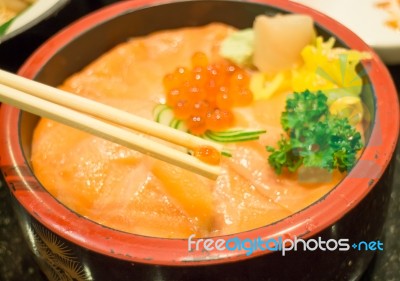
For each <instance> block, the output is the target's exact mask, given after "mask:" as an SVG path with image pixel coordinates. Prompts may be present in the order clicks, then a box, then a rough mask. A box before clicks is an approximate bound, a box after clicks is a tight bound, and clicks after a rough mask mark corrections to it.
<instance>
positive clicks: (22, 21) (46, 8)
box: [0, 0, 69, 43]
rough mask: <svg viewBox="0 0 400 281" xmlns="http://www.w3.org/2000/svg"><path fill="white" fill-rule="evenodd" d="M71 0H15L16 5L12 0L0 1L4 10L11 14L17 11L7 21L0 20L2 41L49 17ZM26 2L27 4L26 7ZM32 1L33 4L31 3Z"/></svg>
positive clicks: (0, 41)
mask: <svg viewBox="0 0 400 281" xmlns="http://www.w3.org/2000/svg"><path fill="white" fill-rule="evenodd" d="M68 1H69V0H30V1H22V2H21V1H19V2H21V4H20V3H19V2H18V1H15V2H16V3H15V7H14V6H11V5H10V4H12V5H13V1H12V0H8V1H4V0H1V1H0V8H1V9H3V10H2V12H4V13H8V11H10V14H12V13H15V12H16V13H17V14H16V15H15V16H14V15H12V17H11V18H7V19H6V20H5V22H0V43H2V42H4V41H6V40H8V39H10V38H12V37H14V36H17V35H18V34H20V33H21V32H24V31H26V30H27V29H29V28H31V27H32V26H34V25H36V24H37V23H39V22H40V21H42V20H44V19H45V18H47V17H49V16H50V15H52V14H53V13H55V12H57V11H58V10H60V9H61V8H62V7H63V6H64V5H65V4H66V3H67V2H68ZM25 2H26V3H27V6H26V8H25V6H24V5H25ZM30 3H32V4H30Z"/></svg>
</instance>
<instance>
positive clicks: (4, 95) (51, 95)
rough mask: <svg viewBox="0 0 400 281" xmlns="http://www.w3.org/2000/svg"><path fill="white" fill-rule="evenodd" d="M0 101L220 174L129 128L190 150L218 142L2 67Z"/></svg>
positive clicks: (218, 147)
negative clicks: (4, 69) (22, 75)
mask: <svg viewBox="0 0 400 281" xmlns="http://www.w3.org/2000/svg"><path fill="white" fill-rule="evenodd" d="M0 101H1V102H4V103H7V104H9V105H12V106H15V107H17V108H19V109H21V110H24V111H27V112H30V113H33V114H35V115H39V116H42V117H45V118H48V119H52V120H54V121H57V122H60V123H64V124H66V125H68V126H71V127H74V128H76V129H79V130H83V131H86V132H88V133H91V134H93V135H96V136H99V137H101V138H104V139H107V140H110V141H112V142H115V143H118V144H120V145H123V146H125V147H127V148H131V149H134V150H137V151H139V152H141V153H144V154H146V155H149V156H151V157H154V158H157V159H160V160H162V161H165V162H168V163H171V164H173V165H176V166H179V167H182V168H184V169H188V170H190V171H192V172H194V173H197V174H199V175H202V176H205V177H208V178H211V179H216V178H217V177H218V175H219V174H220V167H219V166H217V165H210V164H207V163H205V162H202V161H200V160H199V159H197V158H195V157H193V156H191V155H189V154H187V153H184V152H182V151H179V150H177V149H174V148H172V147H171V146H167V145H164V144H161V143H159V142H156V141H153V140H151V139H149V138H145V137H143V136H140V135H139V134H137V133H135V132H133V131H132V130H135V131H138V132H141V133H143V134H147V135H151V136H153V137H157V138H160V139H163V140H166V141H168V142H171V143H174V144H177V145H180V146H183V147H186V148H188V149H191V150H193V149H195V148H198V147H200V146H211V147H213V148H215V149H216V150H218V151H219V152H221V151H222V149H223V146H221V145H219V144H216V143H214V142H210V141H207V140H204V139H202V138H199V137H196V136H193V135H190V134H188V133H185V132H182V131H178V130H175V129H173V128H170V127H168V126H166V125H162V124H159V123H156V122H154V121H151V120H147V119H145V118H142V117H139V116H135V115H134V114H131V113H128V112H126V111H122V110H119V109H116V108H114V107H111V106H108V105H105V104H102V103H99V102H96V101H93V100H90V99H87V98H83V97H80V96H78V95H75V94H71V93H68V92H66V91H63V90H60V89H58V88H54V87H51V86H48V85H45V84H42V83H39V82H36V81H33V80H30V79H27V78H24V77H21V76H18V75H15V74H12V73H9V72H6V71H3V70H0ZM122 127H125V128H122Z"/></svg>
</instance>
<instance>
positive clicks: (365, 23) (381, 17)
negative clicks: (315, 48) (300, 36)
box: [292, 0, 400, 64]
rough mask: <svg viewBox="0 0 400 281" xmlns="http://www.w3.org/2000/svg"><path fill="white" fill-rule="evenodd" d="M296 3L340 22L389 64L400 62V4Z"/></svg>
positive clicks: (373, 0)
mask: <svg viewBox="0 0 400 281" xmlns="http://www.w3.org/2000/svg"><path fill="white" fill-rule="evenodd" d="M292 1H293V2H297V3H300V4H303V5H306V6H309V7H311V8H313V9H315V10H317V11H320V12H322V13H324V14H326V15H328V16H330V17H332V18H334V19H335V20H337V21H339V22H340V23H342V24H343V25H345V26H346V27H348V28H349V29H351V30H352V31H353V32H354V33H356V34H357V35H358V36H360V37H361V39H363V40H364V41H365V42H366V43H367V44H368V45H370V46H371V47H372V48H374V49H375V50H376V52H377V53H378V54H379V55H380V57H381V58H382V60H383V61H384V62H385V63H388V64H396V63H400V1H398V0H352V1H347V0H335V1H323V0H292Z"/></svg>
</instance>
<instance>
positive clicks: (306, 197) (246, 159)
mask: <svg viewBox="0 0 400 281" xmlns="http://www.w3.org/2000/svg"><path fill="white" fill-rule="evenodd" d="M232 31H233V28H231V27H229V26H226V25H223V24H219V23H214V24H210V25H207V26H204V27H190V28H183V29H178V30H171V31H161V32H157V33H155V34H151V35H149V36H146V37H141V38H132V39H131V40H129V41H128V42H126V43H123V44H121V45H119V46H116V47H115V48H114V49H112V50H111V51H109V52H107V53H106V54H104V55H103V56H101V57H100V58H99V59H97V60H96V61H94V62H93V63H91V64H90V65H89V66H87V67H86V68H85V69H83V70H82V71H80V72H79V73H77V74H75V75H73V76H71V77H70V78H68V79H67V80H66V81H65V83H64V84H63V85H61V86H60V87H61V88H62V89H64V90H67V91H70V92H73V93H75V94H78V95H81V96H84V97H87V98H91V99H94V100H97V101H100V102H103V103H106V104H109V105H112V106H114V107H117V108H120V109H122V110H126V111H128V112H132V113H134V114H137V115H140V116H143V117H145V118H149V119H152V110H153V108H154V106H155V105H156V104H158V103H160V102H162V101H163V99H164V94H163V88H162V78H163V76H164V75H165V74H166V73H169V72H171V71H173V70H174V69H176V67H178V66H189V65H190V58H191V56H192V55H193V53H195V52H197V51H201V52H204V53H205V54H207V56H208V57H210V58H211V59H219V57H218V49H219V45H220V43H221V41H222V40H223V39H224V38H225V37H226V36H227V35H228V34H229V33H230V32H232ZM285 98H286V93H282V94H281V95H277V96H275V97H273V98H271V99H269V100H267V101H259V102H255V103H254V104H253V105H251V106H248V107H245V108H240V109H237V111H236V114H237V115H238V116H240V117H238V118H237V120H238V121H237V123H238V124H237V125H240V126H245V127H249V128H254V129H258V128H263V129H266V130H267V134H266V135H265V136H263V137H262V138H261V139H260V141H253V142H248V143H244V144H236V145H232V147H231V149H232V151H233V156H232V158H225V159H223V162H222V168H223V173H222V175H221V176H220V177H219V178H218V180H217V181H215V182H214V181H210V180H206V179H204V178H203V177H201V176H198V175H195V174H193V173H191V172H188V171H186V170H182V169H180V168H177V167H172V166H170V165H169V164H166V163H162V162H160V161H158V160H154V159H152V158H149V157H148V156H145V155H143V154H140V153H138V152H136V151H132V150H129V149H127V148H124V147H122V146H119V145H117V144H114V143H111V142H109V141H106V140H103V139H100V138H97V137H94V136H92V135H89V134H87V133H84V132H80V131H77V130H75V129H72V128H69V127H67V126H64V125H62V124H59V123H56V122H53V121H50V120H47V119H41V121H40V122H39V124H38V126H37V128H36V130H35V132H34V138H33V146H32V163H33V167H34V171H35V173H36V175H37V177H38V178H39V180H40V181H41V183H42V184H43V185H44V186H45V187H46V188H47V190H48V191H49V192H50V193H51V194H53V195H54V196H55V197H56V198H57V199H58V200H60V201H61V202H63V203H64V204H65V205H66V206H68V207H69V208H71V209H72V210H74V211H76V212H77V213H79V214H81V215H83V216H86V217H87V218H89V219H91V220H94V221H96V222H98V223H101V224H104V225H107V226H109V227H112V228H115V229H119V230H122V231H126V232H132V233H137V234H141V235H148V236H156V237H176V238H187V237H188V236H190V235H191V234H196V236H197V237H199V236H210V235H220V234H229V233H235V232H239V231H245V230H249V229H253V228H257V227H261V226H263V225H266V224H269V223H272V222H274V221H277V220H280V219H282V218H284V217H287V216H289V215H290V214H292V213H294V212H296V211H298V210H301V209H302V208H305V207H306V206H308V205H309V204H311V203H312V202H314V201H316V200H318V198H320V197H322V196H323V195H324V194H326V193H327V192H328V191H329V190H330V189H332V187H333V186H334V185H335V184H336V183H337V182H338V181H339V180H340V178H341V175H337V174H334V175H333V176H332V177H331V178H330V179H329V181H328V182H323V183H319V184H313V185H310V184H305V183H301V182H300V181H298V178H297V177H296V175H292V176H288V175H283V176H277V175H276V174H275V172H274V171H273V170H272V168H271V167H270V166H269V165H268V161H267V158H268V152H267V151H266V150H265V146H266V145H274V144H275V143H276V140H278V139H279V138H280V134H281V133H282V129H281V126H280V123H279V117H280V113H281V112H282V111H283V110H284V101H285Z"/></svg>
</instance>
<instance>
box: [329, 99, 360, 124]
mask: <svg viewBox="0 0 400 281" xmlns="http://www.w3.org/2000/svg"><path fill="white" fill-rule="evenodd" d="M329 111H330V113H331V114H333V115H337V116H339V117H342V118H347V119H348V120H349V123H350V124H351V125H353V126H355V125H357V124H358V123H359V122H361V120H362V119H363V114H364V110H363V106H362V103H361V99H360V98H359V97H354V96H347V97H342V98H338V99H337V100H335V101H334V102H333V103H332V104H331V105H330V107H329Z"/></svg>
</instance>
